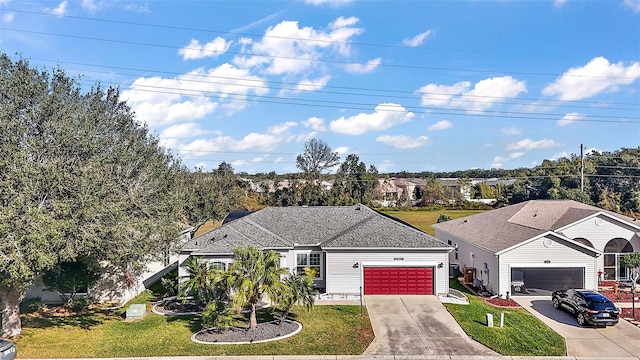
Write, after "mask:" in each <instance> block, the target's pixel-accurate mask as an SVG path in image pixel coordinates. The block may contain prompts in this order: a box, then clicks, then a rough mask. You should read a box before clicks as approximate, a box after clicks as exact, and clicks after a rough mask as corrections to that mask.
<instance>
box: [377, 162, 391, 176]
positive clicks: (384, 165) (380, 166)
mask: <svg viewBox="0 0 640 360" xmlns="http://www.w3.org/2000/svg"><path fill="white" fill-rule="evenodd" d="M393 165H395V164H394V163H393V161H391V160H384V161H382V162H381V163H379V164H378V165H377V166H376V169H378V172H380V173H384V172H386V171H388V170H389V169H391V167H392V166H393Z"/></svg>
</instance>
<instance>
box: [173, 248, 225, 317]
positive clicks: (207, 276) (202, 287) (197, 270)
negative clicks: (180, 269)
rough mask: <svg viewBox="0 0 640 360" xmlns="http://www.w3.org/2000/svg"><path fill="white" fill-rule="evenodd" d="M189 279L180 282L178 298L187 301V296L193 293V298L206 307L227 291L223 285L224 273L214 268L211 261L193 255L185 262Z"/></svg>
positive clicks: (197, 303) (198, 304)
mask: <svg viewBox="0 0 640 360" xmlns="http://www.w3.org/2000/svg"><path fill="white" fill-rule="evenodd" d="M184 267H185V268H186V270H187V273H188V274H189V279H188V280H187V281H185V282H182V283H180V284H179V289H180V290H179V292H178V298H182V299H183V301H186V298H187V296H189V295H193V300H194V301H195V303H196V305H197V306H199V307H204V306H205V305H206V304H208V303H209V302H211V301H212V300H213V299H215V298H219V297H221V296H222V295H223V294H224V293H225V291H224V289H223V288H222V287H221V285H222V284H223V279H224V276H223V275H224V273H223V272H222V271H220V270H216V269H214V268H213V267H212V266H211V265H210V264H209V263H207V262H204V261H200V258H198V257H195V256H191V257H189V258H187V260H185V262H184Z"/></svg>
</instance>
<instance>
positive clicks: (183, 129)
mask: <svg viewBox="0 0 640 360" xmlns="http://www.w3.org/2000/svg"><path fill="white" fill-rule="evenodd" d="M206 133H208V131H207V130H204V129H202V128H201V127H200V125H199V124H197V123H184V124H177V125H173V126H170V127H168V128H166V129H164V130H162V132H161V133H160V135H159V136H160V138H163V139H167V138H171V139H183V138H190V137H195V136H200V135H203V134H206Z"/></svg>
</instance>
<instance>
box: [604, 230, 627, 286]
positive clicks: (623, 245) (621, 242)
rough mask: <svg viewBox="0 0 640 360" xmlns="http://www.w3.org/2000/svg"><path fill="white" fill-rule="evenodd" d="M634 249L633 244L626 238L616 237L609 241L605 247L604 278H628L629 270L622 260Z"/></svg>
mask: <svg viewBox="0 0 640 360" xmlns="http://www.w3.org/2000/svg"><path fill="white" fill-rule="evenodd" d="M633 251H634V250H633V245H631V243H630V242H629V241H628V240H626V239H622V238H615V239H612V240H611V241H609V242H608V243H607V245H605V247H604V279H605V280H628V279H629V270H628V269H627V268H626V267H625V266H623V265H622V263H621V262H620V260H621V259H622V258H623V257H624V256H625V255H626V254H628V253H632V252H633Z"/></svg>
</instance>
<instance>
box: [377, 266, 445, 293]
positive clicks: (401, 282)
mask: <svg viewBox="0 0 640 360" xmlns="http://www.w3.org/2000/svg"><path fill="white" fill-rule="evenodd" d="M364 294H365V295H393V294H400V295H412V294H416V295H417V294H420V295H429V294H433V268H431V267H365V268H364Z"/></svg>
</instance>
